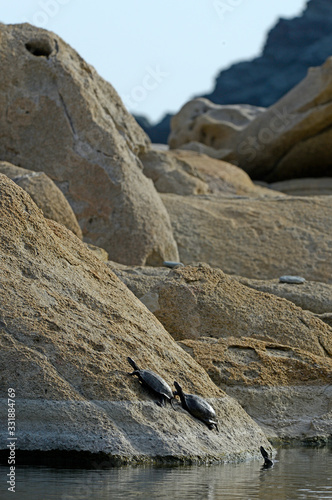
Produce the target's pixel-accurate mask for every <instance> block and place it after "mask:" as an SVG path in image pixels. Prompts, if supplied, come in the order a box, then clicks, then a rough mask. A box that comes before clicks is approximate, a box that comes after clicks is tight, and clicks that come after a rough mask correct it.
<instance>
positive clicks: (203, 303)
mask: <svg viewBox="0 0 332 500" xmlns="http://www.w3.org/2000/svg"><path fill="white" fill-rule="evenodd" d="M301 286H302V285H301ZM303 286H304V285H303ZM148 298H150V304H149V303H148ZM151 299H153V300H151ZM141 300H142V302H144V303H145V304H146V305H150V307H151V306H152V308H151V310H152V311H153V312H154V314H155V315H156V316H157V318H158V319H159V320H160V321H161V323H162V324H163V325H164V326H165V327H166V328H167V330H168V331H169V332H170V333H171V334H172V335H173V336H174V338H175V339H178V340H179V341H180V342H179V344H180V345H181V346H182V347H183V348H184V349H185V350H186V351H187V352H188V353H189V354H191V355H192V356H193V358H194V359H195V360H196V361H197V362H198V363H200V364H201V365H202V366H203V367H204V369H205V370H206V371H207V372H208V374H209V375H210V377H211V378H212V380H213V381H214V382H215V383H216V385H218V386H219V387H221V388H222V389H223V390H225V391H226V392H227V393H228V394H229V395H232V396H233V397H235V398H236V399H238V401H240V403H241V405H243V406H244V407H245V409H246V411H247V412H248V413H249V414H250V415H251V416H252V417H253V418H254V419H256V420H257V421H258V422H259V423H260V425H262V426H263V428H264V430H265V431H266V432H267V435H268V436H269V437H271V438H296V439H300V440H301V439H304V438H307V439H311V438H312V439H314V440H315V439H318V438H319V439H321V440H323V441H326V440H328V439H330V438H331V429H332V426H331V424H332V418H331V417H332V415H331V396H332V392H331V382H332V328H331V327H329V326H327V325H326V324H325V323H323V322H322V321H320V320H319V319H317V318H316V317H315V315H314V314H312V313H310V312H308V311H305V310H303V309H301V308H300V307H297V306H295V305H294V304H293V303H291V302H289V301H287V300H285V299H282V298H279V297H276V296H274V295H271V294H269V293H264V292H261V291H256V290H253V289H251V288H249V287H246V286H243V285H242V284H241V283H239V282H238V280H237V279H236V278H232V277H230V276H227V275H225V274H224V273H222V271H220V270H219V269H211V268H210V267H209V266H206V265H200V266H198V267H192V266H186V267H184V268H178V269H176V270H173V271H171V272H170V273H169V274H168V275H167V276H164V277H163V278H161V279H160V282H159V283H158V284H156V285H155V286H154V287H152V288H151V289H150V290H149V291H148V292H147V293H146V295H145V296H143V297H142V298H141Z"/></svg>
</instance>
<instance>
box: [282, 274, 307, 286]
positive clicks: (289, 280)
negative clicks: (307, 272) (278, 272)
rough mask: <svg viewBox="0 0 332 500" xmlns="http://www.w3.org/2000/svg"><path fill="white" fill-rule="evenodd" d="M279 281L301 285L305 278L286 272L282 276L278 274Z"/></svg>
mask: <svg viewBox="0 0 332 500" xmlns="http://www.w3.org/2000/svg"><path fill="white" fill-rule="evenodd" d="M279 283H287V284H290V285H303V283H305V278H302V276H290V275H287V274H286V275H284V276H280V278H279Z"/></svg>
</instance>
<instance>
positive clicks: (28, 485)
mask: <svg viewBox="0 0 332 500" xmlns="http://www.w3.org/2000/svg"><path fill="white" fill-rule="evenodd" d="M262 463H263V459H262V460H260V461H257V460H254V461H249V462H245V463H240V464H225V465H213V466H191V467H174V468H154V467H122V468H116V469H115V468H114V469H108V470H82V469H50V468H43V467H24V468H20V469H18V470H17V475H16V479H17V482H16V498H19V499H20V500H52V499H57V500H74V499H80V500H84V499H98V500H106V499H107V500H110V499H111V500H121V499H133V500H137V499H142V500H154V499H158V500H164V499H167V500H178V499H181V500H183V499H185V500H191V499H193V500H200V499H201V500H216V499H223V500H225V499H226V500H233V499H234V500H235V499H236V500H255V499H260V500H288V499H289V500H298V499H306V500H311V499H315V500H317V499H319V500H323V499H332V449H331V448H327V447H325V448H319V449H317V448H315V449H313V448H293V449H286V448H284V449H280V450H279V451H278V454H277V456H276V461H275V464H274V466H273V467H272V468H271V469H262ZM7 473H8V468H7V467H0V479H1V484H0V498H1V500H5V499H7V498H15V495H13V494H12V493H9V492H7V486H6V474H7Z"/></svg>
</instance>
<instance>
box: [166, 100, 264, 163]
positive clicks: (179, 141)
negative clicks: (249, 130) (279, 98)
mask: <svg viewBox="0 0 332 500" xmlns="http://www.w3.org/2000/svg"><path fill="white" fill-rule="evenodd" d="M264 111H265V108H259V107H256V106H250V105H248V104H234V105H220V104H214V103H212V102H211V101H209V100H208V99H203V98H197V99H193V100H192V101H189V102H187V103H186V104H185V105H184V106H183V107H182V108H181V109H180V111H179V112H178V113H177V114H176V115H174V116H173V118H172V120H171V134H170V136H169V139H168V143H169V146H170V148H171V149H175V148H178V147H180V146H183V145H184V144H188V143H192V142H193V143H201V144H204V145H206V146H208V147H211V148H213V149H215V150H221V152H222V153H223V156H225V157H226V156H227V154H228V153H230V152H231V148H232V144H233V139H234V137H236V136H237V135H238V133H239V131H241V130H243V129H245V128H246V127H247V126H248V124H249V123H250V122H251V121H252V120H254V119H255V118H256V117H257V116H259V115H260V114H262V113H263V112H264ZM220 154H221V153H220Z"/></svg>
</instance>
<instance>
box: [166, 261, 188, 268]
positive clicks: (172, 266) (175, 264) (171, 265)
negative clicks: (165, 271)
mask: <svg viewBox="0 0 332 500" xmlns="http://www.w3.org/2000/svg"><path fill="white" fill-rule="evenodd" d="M163 266H165V267H170V268H171V269H173V268H174V267H178V266H180V267H184V264H182V262H172V261H165V262H163Z"/></svg>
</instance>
